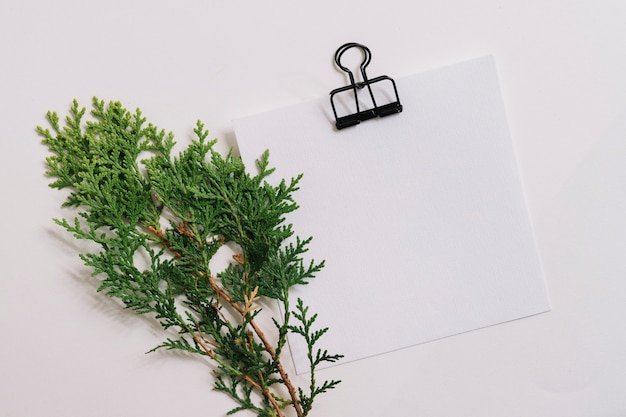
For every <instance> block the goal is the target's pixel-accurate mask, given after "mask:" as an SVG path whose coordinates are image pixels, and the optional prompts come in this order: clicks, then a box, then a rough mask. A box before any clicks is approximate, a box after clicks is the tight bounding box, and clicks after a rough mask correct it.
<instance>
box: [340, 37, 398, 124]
mask: <svg viewBox="0 0 626 417" xmlns="http://www.w3.org/2000/svg"><path fill="white" fill-rule="evenodd" d="M355 47H356V48H360V49H361V50H362V51H363V54H364V59H363V62H362V63H361V66H360V68H361V76H362V77H363V81H362V82H358V83H357V82H355V81H354V74H352V71H350V70H349V69H348V68H346V67H344V66H343V65H341V62H340V61H341V56H342V55H343V54H344V52H346V51H347V50H348V49H350V48H355ZM371 59H372V53H371V52H370V50H369V48H368V47H366V46H364V45H361V44H358V43H355V42H350V43H346V44H345V45H342V46H341V47H339V49H337V52H335V63H336V64H337V66H338V67H339V68H341V69H342V70H343V71H345V72H347V73H348V76H349V77H350V85H347V86H345V87H340V88H336V89H334V90H333V91H331V92H330V104H331V106H332V108H333V113H334V114H335V121H336V123H335V125H336V126H337V129H343V128H345V127H349V126H354V125H357V124H359V123H361V122H362V121H365V120H368V119H371V118H374V117H385V116H389V115H390V114H396V113H400V112H401V111H402V104H400V98H399V97H398V89H397V88H396V83H395V81H394V80H393V79H391V78H390V77H388V76H386V75H381V76H380V77H376V78H372V79H371V80H370V79H368V78H367V74H366V73H365V68H366V67H367V66H368V65H369V63H370V61H371ZM385 80H388V81H391V85H392V86H393V91H394V93H395V96H396V97H395V101H394V102H391V103H388V104H384V105H382V106H378V105H377V104H376V99H375V98H374V93H373V92H372V84H374V83H377V82H380V81H385ZM364 87H367V91H368V93H369V96H370V99H371V101H372V105H373V107H371V108H368V109H365V110H361V109H360V106H359V95H358V91H359V90H361V89H363V88H364ZM349 90H352V91H353V92H354V104H355V108H356V112H355V113H352V114H349V115H347V116H342V117H338V116H337V109H336V108H335V101H334V97H335V95H336V94H337V93H341V92H343V91H349Z"/></svg>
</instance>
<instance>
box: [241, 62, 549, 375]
mask: <svg viewBox="0 0 626 417" xmlns="http://www.w3.org/2000/svg"><path fill="white" fill-rule="evenodd" d="M396 83H397V86H398V92H399V95H400V100H401V102H402V104H403V106H404V111H403V112H402V113H399V114H397V115H393V116H388V117H386V118H380V119H372V120H369V121H366V122H364V123H362V124H360V125H358V126H354V127H350V128H347V129H344V130H340V131H337V130H335V128H334V123H333V122H334V119H333V113H332V109H331V107H330V103H329V99H328V97H322V98H320V99H319V100H314V101H311V102H307V103H302V104H298V105H294V106H291V107H287V108H283V109H279V110H275V111H271V112H267V113H263V114H259V115H255V116H252V117H247V118H243V119H239V120H236V121H235V123H234V124H235V133H236V136H237V141H238V144H239V148H240V152H241V155H242V158H243V159H244V162H245V163H246V165H247V166H248V167H249V169H254V166H255V165H254V161H255V159H256V158H258V157H259V156H260V155H261V153H262V152H263V151H264V150H265V149H269V150H270V165H271V166H274V167H276V168H277V171H276V173H275V174H274V176H275V177H276V178H275V180H276V181H278V180H279V179H280V178H290V177H293V176H296V175H298V174H299V173H304V178H303V179H302V182H301V189H300V191H298V192H297V193H296V194H295V198H296V200H297V202H298V203H299V204H300V206H301V208H300V209H299V210H297V211H296V212H294V213H293V214H292V215H290V216H288V218H287V221H288V222H290V223H293V224H294V228H295V231H296V233H297V234H298V235H299V236H302V237H308V236H313V237H314V238H313V241H312V243H311V250H310V252H309V255H310V257H312V258H314V259H316V260H321V259H325V260H326V267H325V268H324V270H323V271H322V272H321V273H320V274H319V275H318V277H317V278H316V279H315V280H313V281H311V283H310V284H309V285H308V286H305V287H302V288H301V289H300V290H298V291H295V292H294V293H293V297H294V299H295V297H298V296H299V297H302V298H303V299H304V300H305V303H306V304H308V305H310V307H311V310H312V311H313V312H317V313H319V317H318V321H317V323H318V325H319V326H328V327H330V331H329V332H328V333H327V334H326V335H325V336H324V337H323V338H322V339H321V341H320V343H321V345H323V347H324V348H328V349H329V350H330V351H331V352H333V353H343V354H344V355H345V358H344V360H343V362H346V361H353V360H357V359H361V358H365V357H368V356H372V355H376V354H380V353H384V352H388V351H392V350H396V349H400V348H404V347H408V346H411V345H415V344H418V343H423V342H428V341H432V340H436V339H440V338H443V337H447V336H451V335H456V334H459V333H463V332H467V331H470V330H474V329H479V328H483V327H486V326H491V325H494V324H498V323H503V322H507V321H510V320H515V319H519V318H522V317H527V316H530V315H534V314H538V313H542V312H545V311H547V310H549V309H550V303H549V298H548V294H547V290H546V286H545V281H544V277H543V272H542V268H541V264H540V259H539V257H538V253H537V248H536V244H535V240H534V236H533V231H532V226H531V223H530V221H529V217H528V213H527V209H526V203H525V200H524V195H523V191H522V187H521V183H520V178H519V173H518V170H517V164H516V159H515V154H514V150H513V146H512V142H511V138H510V135H509V131H508V126H507V121H506V115H505V110H504V105H503V100H502V97H501V93H500V89H499V84H498V78H497V72H496V68H495V64H494V60H493V58H491V57H484V58H479V59H475V60H471V61H468V62H464V63H460V64H456V65H452V66H449V67H445V68H441V69H437V70H432V71H428V72H425V73H421V74H416V75H413V76H409V77H406V78H402V79H396ZM289 344H290V348H291V351H292V355H293V358H294V362H295V365H296V371H297V372H298V373H302V372H306V371H308V362H307V358H306V344H305V343H304V342H303V341H302V340H300V339H299V338H298V337H295V336H294V337H292V338H290V339H289Z"/></svg>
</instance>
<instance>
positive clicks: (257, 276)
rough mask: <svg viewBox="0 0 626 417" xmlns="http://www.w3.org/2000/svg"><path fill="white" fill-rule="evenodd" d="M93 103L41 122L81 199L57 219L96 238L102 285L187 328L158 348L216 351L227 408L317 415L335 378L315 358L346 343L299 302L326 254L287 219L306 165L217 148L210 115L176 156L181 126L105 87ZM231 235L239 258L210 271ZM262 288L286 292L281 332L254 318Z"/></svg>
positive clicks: (91, 260)
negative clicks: (317, 254)
mask: <svg viewBox="0 0 626 417" xmlns="http://www.w3.org/2000/svg"><path fill="white" fill-rule="evenodd" d="M92 106H93V109H92V111H91V113H90V116H91V117H90V118H89V117H87V113H86V109H85V108H81V107H80V106H79V105H78V102H76V101H74V102H73V104H72V106H71V108H70V111H69V114H68V115H67V116H66V117H65V119H64V120H63V121H61V119H60V118H59V116H58V115H57V114H56V113H54V112H48V114H47V119H48V122H49V125H50V126H49V127H48V128H43V127H37V131H38V133H39V134H40V135H41V136H42V138H43V139H42V142H43V143H44V144H45V145H46V146H47V147H48V149H49V150H50V155H49V156H48V157H47V158H46V166H47V170H46V173H47V174H48V176H50V177H51V178H52V179H53V181H52V182H51V184H50V187H52V188H57V189H59V190H62V189H66V190H67V191H69V193H68V195H67V198H66V201H65V202H64V203H63V206H64V207H70V208H75V209H76V212H77V214H76V216H75V217H74V218H73V219H55V222H56V223H57V224H58V225H59V226H61V227H63V228H64V229H66V230H67V231H68V232H70V233H72V234H73V236H74V237H75V238H77V239H84V240H88V241H91V242H92V243H94V244H96V247H99V248H100V249H99V250H96V251H94V252H88V253H82V254H80V257H81V259H82V260H83V262H84V263H85V265H86V266H88V267H90V268H92V270H93V275H96V276H98V277H100V278H101V282H100V287H99V289H98V291H101V292H103V293H105V294H106V295H108V296H109V297H113V298H116V299H118V300H120V301H121V302H122V304H123V306H124V307H125V308H128V309H130V310H133V311H135V312H136V313H137V314H149V315H152V316H153V317H154V318H155V319H156V320H157V321H158V322H159V323H160V324H161V326H162V327H163V328H164V329H170V330H175V331H176V332H177V333H176V335H175V336H170V337H167V338H166V340H165V341H164V342H163V343H162V344H160V345H159V346H157V347H155V348H154V349H152V350H151V352H152V351H155V350H157V349H167V350H172V349H176V350H181V351H185V352H188V353H190V354H198V355H202V356H208V357H209V358H210V359H211V360H213V361H214V362H215V364H216V368H215V388H216V389H217V390H218V391H221V392H224V393H226V394H227V395H229V396H230V397H232V398H233V400H234V401H235V402H236V403H237V406H236V407H235V408H233V409H231V410H230V411H229V412H228V414H233V413H236V412H238V411H242V410H249V411H252V412H254V413H256V414H257V415H258V416H259V417H265V416H274V417H284V416H286V414H285V413H286V408H291V409H292V412H294V413H295V414H296V415H297V416H298V417H305V416H307V415H308V413H309V411H310V410H311V407H312V404H313V400H314V398H316V397H317V396H318V395H320V394H322V393H324V392H327V391H328V390H330V389H333V388H335V386H336V385H337V384H338V383H339V381H334V380H333V381H324V382H323V383H322V384H321V385H318V384H317V383H316V381H315V370H316V368H317V367H318V365H320V364H321V363H322V362H334V361H336V360H338V359H339V358H340V357H341V355H331V354H329V353H328V352H327V351H326V350H322V349H318V348H316V347H314V346H315V345H317V342H318V341H319V339H320V338H321V337H322V336H323V335H324V334H325V333H326V332H327V330H328V329H326V328H324V329H321V330H315V329H314V328H313V327H314V326H313V325H314V322H315V319H316V318H317V315H315V314H313V315H311V314H309V312H308V307H305V306H304V304H303V302H302V300H298V302H297V306H296V310H295V311H292V310H291V309H290V305H289V291H290V289H291V288H292V287H294V286H296V285H306V284H307V283H308V282H309V280H311V279H313V278H314V277H315V276H316V274H317V273H318V272H320V271H321V269H322V268H323V266H324V262H323V261H322V262H319V263H316V262H315V261H313V260H311V261H309V262H308V263H305V261H304V256H305V255H306V252H307V250H308V245H309V243H310V242H311V238H306V239H302V238H300V237H298V236H295V235H294V232H293V229H292V226H291V225H290V224H285V215H286V214H288V213H290V212H292V211H294V210H296V209H297V208H298V205H297V203H296V202H295V201H294V199H293V197H292V195H293V194H294V193H295V192H296V191H297V190H298V187H299V181H300V179H301V175H299V176H297V177H295V178H292V179H291V180H289V181H285V180H282V181H280V183H279V184H278V185H275V186H274V185H271V184H270V183H268V182H267V181H266V179H267V177H268V176H269V175H271V174H272V173H273V172H274V168H270V167H269V152H267V151H266V152H264V153H263V154H262V155H261V156H260V158H259V159H258V160H257V168H258V173H257V174H256V175H250V174H249V173H248V172H247V171H246V169H245V167H244V164H243V162H242V161H241V159H240V158H238V157H235V156H234V155H233V154H232V153H228V154H227V155H225V156H222V155H221V154H219V153H218V152H216V151H214V150H213V146H214V145H215V143H216V141H215V140H207V137H208V131H206V130H205V129H204V126H203V124H202V123H201V122H198V123H197V124H196V127H195V129H194V132H195V134H196V137H197V138H196V139H194V140H193V141H192V142H191V144H190V145H189V146H188V147H187V148H186V149H185V150H183V151H182V152H180V153H179V154H178V155H173V154H172V150H173V148H174V145H175V142H174V136H173V134H172V133H166V132H165V131H164V130H162V129H158V128H157V127H155V126H154V125H152V124H150V123H147V121H146V118H145V117H144V116H143V114H142V113H141V111H140V110H136V111H135V112H130V111H128V110H126V109H125V108H124V107H123V106H122V105H121V103H119V102H109V103H105V102H104V101H101V100H98V99H97V98H94V100H93V103H92ZM226 245H228V246H229V247H231V248H232V247H235V248H237V249H236V253H235V255H234V256H233V260H232V262H231V263H230V264H229V265H228V266H227V267H226V268H225V269H224V270H222V271H212V270H211V260H212V259H213V258H214V257H215V256H216V255H217V254H218V253H219V252H220V250H221V248H223V247H225V246H226ZM262 298H268V299H274V300H277V302H279V303H280V304H282V308H281V310H282V312H283V313H282V317H280V319H278V318H276V317H272V323H273V327H271V328H270V329H269V330H272V331H275V332H277V335H278V337H277V341H276V342H275V343H274V344H272V343H270V338H268V337H267V336H266V332H267V331H268V329H264V328H261V326H259V325H258V323H257V320H256V318H257V317H258V316H259V315H260V314H261V312H262V309H261V307H260V305H259V300H261V299H262ZM293 319H295V320H296V321H297V322H299V324H293V323H291V322H292V321H293ZM288 333H295V334H297V335H300V336H301V337H303V338H304V340H305V341H306V343H307V346H308V352H309V354H308V356H309V362H310V371H311V375H310V376H311V379H310V384H309V390H308V392H305V391H304V390H303V389H302V388H300V387H296V386H295V385H294V384H293V383H292V381H291V380H290V378H289V376H288V374H287V372H286V370H285V368H284V366H283V364H282V362H281V358H280V356H281V354H282V352H283V348H284V347H285V345H286V337H287V334H288ZM170 335H171V332H170ZM282 390H286V391H287V392H288V394H289V395H288V399H285V398H282V397H281V395H280V394H279V393H280V392H281V391H282ZM253 393H256V394H255V395H253ZM257 394H258V395H257Z"/></svg>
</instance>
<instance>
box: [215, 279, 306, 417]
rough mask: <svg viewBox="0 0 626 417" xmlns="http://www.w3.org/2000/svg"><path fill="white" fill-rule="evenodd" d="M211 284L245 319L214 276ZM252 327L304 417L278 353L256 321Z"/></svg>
mask: <svg viewBox="0 0 626 417" xmlns="http://www.w3.org/2000/svg"><path fill="white" fill-rule="evenodd" d="M209 283H210V284H211V287H213V289H214V290H215V292H216V293H217V295H218V297H221V298H222V299H224V300H225V301H226V302H227V303H228V304H229V305H230V306H231V307H232V308H234V309H235V310H236V311H237V312H238V313H239V314H241V316H242V317H245V315H246V311H245V310H244V309H243V308H242V307H241V306H240V305H239V304H237V303H236V302H234V301H233V299H232V298H231V297H230V295H229V294H228V293H227V292H226V291H225V290H224V289H223V288H221V287H220V286H219V285H217V283H216V282H215V278H214V277H213V276H210V277H209ZM250 326H251V327H252V329H253V330H254V332H255V333H256V334H257V336H258V337H259V339H260V340H261V342H262V343H263V346H264V347H265V350H266V351H267V353H269V355H270V356H271V358H272V360H273V361H274V362H275V363H276V368H277V369H278V373H279V374H280V377H281V378H282V380H283V383H284V385H285V387H287V390H288V391H289V396H290V397H291V402H292V405H293V408H294V409H295V410H296V414H297V415H298V417H302V407H301V406H300V401H299V400H298V394H297V393H296V389H295V387H294V385H293V383H292V382H291V380H290V379H289V375H287V372H285V368H283V364H282V363H281V362H280V360H279V358H277V357H276V351H274V348H273V347H272V345H271V344H270V343H269V341H268V340H267V337H266V336H265V334H264V333H263V331H262V330H261V328H260V327H259V326H258V325H257V324H256V323H255V322H254V320H250Z"/></svg>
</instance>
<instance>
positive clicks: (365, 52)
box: [335, 42, 372, 88]
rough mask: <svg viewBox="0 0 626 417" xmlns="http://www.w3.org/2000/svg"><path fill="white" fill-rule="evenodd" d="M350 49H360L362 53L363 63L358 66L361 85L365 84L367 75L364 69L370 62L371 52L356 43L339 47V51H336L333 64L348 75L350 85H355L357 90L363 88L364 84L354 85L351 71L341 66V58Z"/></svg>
mask: <svg viewBox="0 0 626 417" xmlns="http://www.w3.org/2000/svg"><path fill="white" fill-rule="evenodd" d="M350 48H360V49H361V51H363V62H361V65H360V69H361V76H362V77H363V83H365V82H367V74H366V72H365V68H366V67H367V66H368V65H369V64H370V61H371V60H372V52H371V51H370V49H369V48H368V47H367V46H365V45H361V44H358V43H356V42H349V43H346V44H344V45H342V46H340V47H339V49H337V52H335V63H336V64H337V66H338V67H339V68H341V70H342V71H344V72H347V73H348V76H349V77H350V84H351V85H355V86H356V87H357V88H363V87H364V84H363V83H356V82H355V81H354V74H353V73H352V71H350V69H348V68H347V67H345V66H343V65H342V64H341V56H342V55H343V54H344V52H346V51H347V50H348V49H350Z"/></svg>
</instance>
